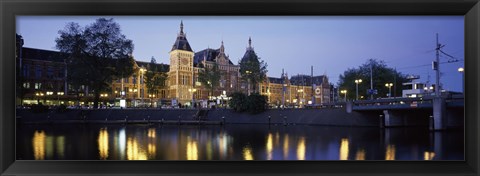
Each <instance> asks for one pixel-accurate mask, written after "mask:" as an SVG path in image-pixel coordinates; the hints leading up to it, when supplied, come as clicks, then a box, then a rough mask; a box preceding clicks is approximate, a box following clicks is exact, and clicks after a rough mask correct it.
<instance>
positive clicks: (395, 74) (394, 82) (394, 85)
mask: <svg viewBox="0 0 480 176" xmlns="http://www.w3.org/2000/svg"><path fill="white" fill-rule="evenodd" d="M393 74H394V75H393V98H395V97H397V91H395V90H397V67H395V72H394V73H393Z"/></svg>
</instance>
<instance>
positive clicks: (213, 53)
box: [193, 48, 234, 66]
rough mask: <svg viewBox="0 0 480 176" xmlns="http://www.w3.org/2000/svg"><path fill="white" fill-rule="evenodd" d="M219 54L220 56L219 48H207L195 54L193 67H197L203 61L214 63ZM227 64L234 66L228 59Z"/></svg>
mask: <svg viewBox="0 0 480 176" xmlns="http://www.w3.org/2000/svg"><path fill="white" fill-rule="evenodd" d="M219 54H220V48H219V49H211V48H207V49H204V50H202V51H199V52H196V53H195V56H194V57H193V65H194V66H198V65H199V64H200V63H202V61H203V59H205V60H206V61H210V62H216V58H217V56H218V55H219ZM228 63H229V64H230V65H234V64H233V62H232V61H231V60H230V59H228Z"/></svg>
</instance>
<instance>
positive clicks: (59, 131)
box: [16, 124, 464, 160]
mask: <svg viewBox="0 0 480 176" xmlns="http://www.w3.org/2000/svg"><path fill="white" fill-rule="evenodd" d="M463 134H464V133H463V130H448V131H441V132H430V131H429V130H428V129H427V128H423V127H422V128H417V127H415V128H413V127H408V128H391V129H380V128H376V127H325V126H305V125H290V126H283V125H278V126H275V125H271V126H269V125H250V124H248V125H242V124H236V125H233V124H232V125H231V124H227V125H226V126H188V125H181V126H176V125H164V126H162V125H159V124H155V125H133V124H129V125H122V124H108V125H106V124H43V125H27V124H21V125H18V126H17V134H16V135H17V141H16V147H17V150H16V157H17V159H18V160H464V136H463Z"/></svg>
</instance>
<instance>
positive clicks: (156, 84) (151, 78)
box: [144, 57, 167, 106]
mask: <svg viewBox="0 0 480 176" xmlns="http://www.w3.org/2000/svg"><path fill="white" fill-rule="evenodd" d="M144 79H145V86H146V87H147V91H148V93H149V94H151V93H156V92H158V90H160V89H162V88H164V87H165V80H166V79H167V75H166V73H165V72H162V70H159V69H158V68H157V65H156V61H155V58H153V57H152V60H151V61H150V64H149V66H148V70H147V72H146V73H145V76H144ZM152 105H153V104H151V105H150V106H152Z"/></svg>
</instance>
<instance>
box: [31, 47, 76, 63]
mask: <svg viewBox="0 0 480 176" xmlns="http://www.w3.org/2000/svg"><path fill="white" fill-rule="evenodd" d="M67 57H68V56H67V54H65V53H61V52H58V51H49V50H42V49H34V48H26V47H22V59H33V60H43V61H52V62H62V63H63V62H64V59H67Z"/></svg>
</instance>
